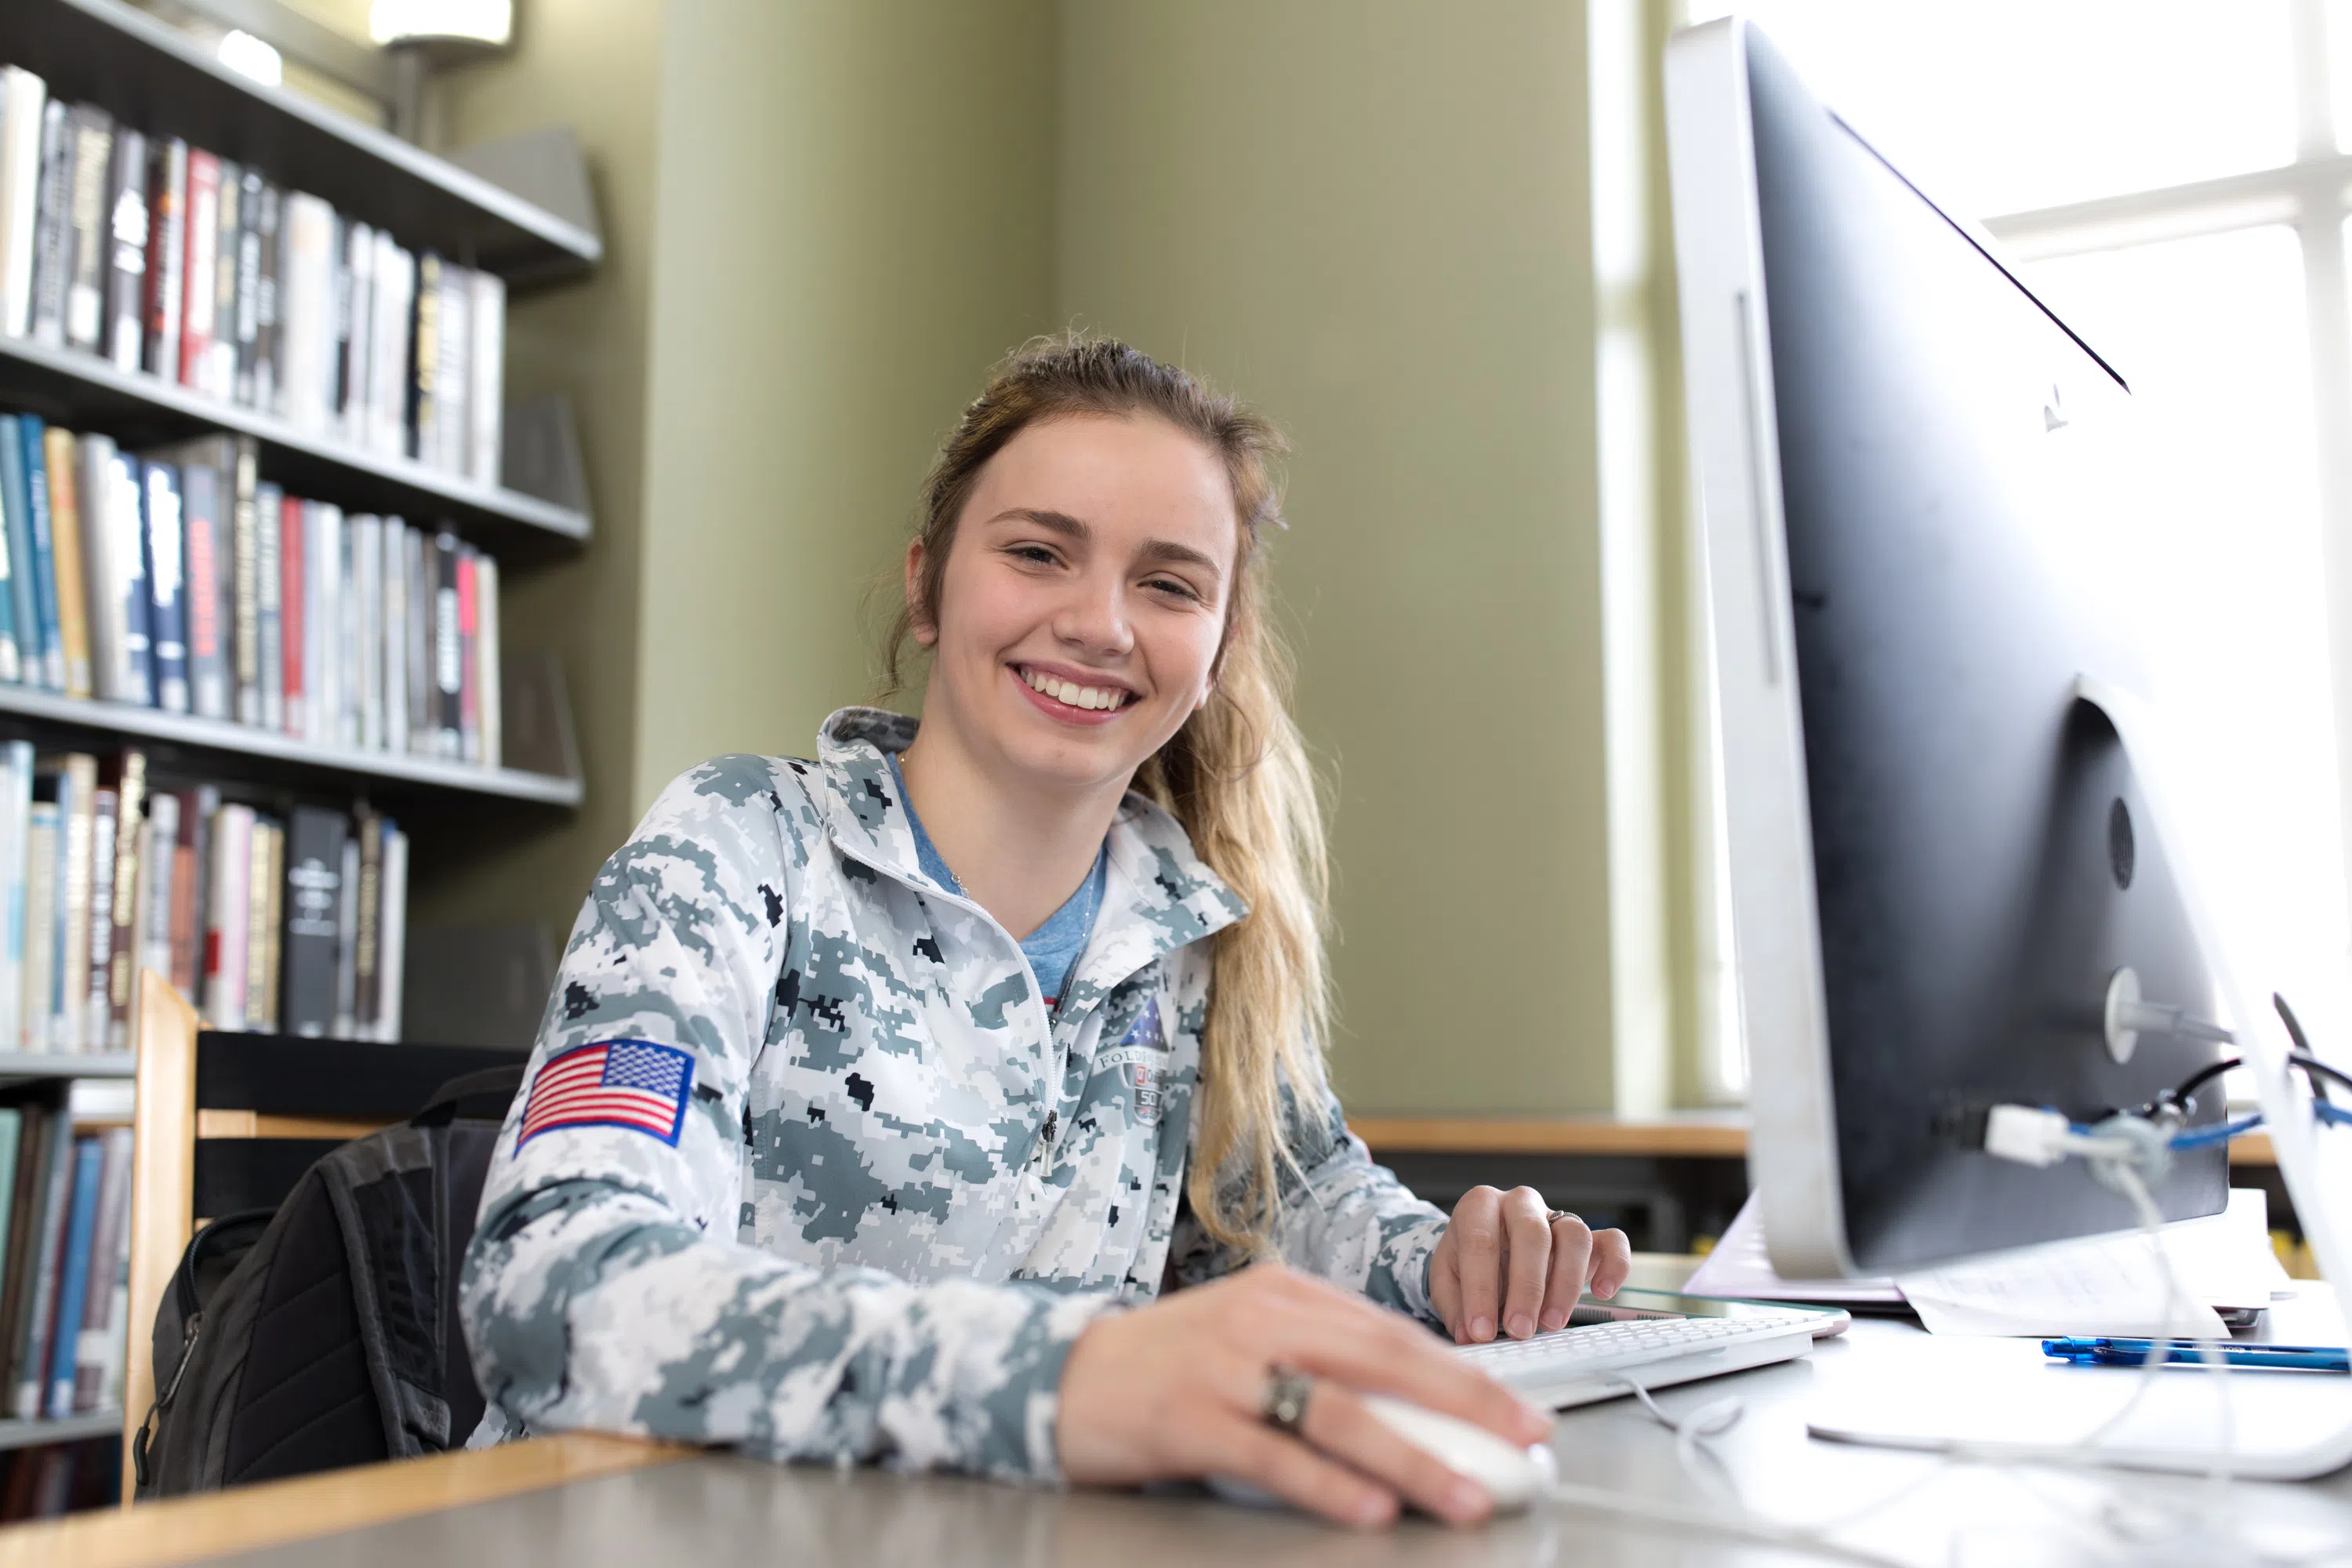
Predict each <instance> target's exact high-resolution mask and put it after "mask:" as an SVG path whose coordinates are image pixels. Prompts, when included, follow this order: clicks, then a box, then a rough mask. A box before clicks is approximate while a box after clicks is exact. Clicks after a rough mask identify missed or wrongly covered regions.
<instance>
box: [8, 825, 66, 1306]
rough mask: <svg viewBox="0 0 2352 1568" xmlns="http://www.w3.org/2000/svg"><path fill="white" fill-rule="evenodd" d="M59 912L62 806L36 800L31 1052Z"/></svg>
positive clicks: (31, 854)
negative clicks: (59, 845) (59, 836)
mask: <svg viewBox="0 0 2352 1568" xmlns="http://www.w3.org/2000/svg"><path fill="white" fill-rule="evenodd" d="M57 910H58V805H57V802H55V801H50V800H37V801H35V802H34V803H33V806H32V811H31V813H30V814H29V820H28V822H27V823H26V830H25V980H24V996H23V1011H22V1012H21V1014H20V1015H19V1016H18V1019H17V1031H18V1033H19V1035H20V1037H22V1038H23V1040H24V1042H25V1049H26V1050H28V1051H46V1050H47V1049H48V1048H49V1047H50V1031H49V1016H50V1014H51V1013H52V1012H53V1011H54V1010H55V1008H56V1005H57V1001H56V998H57V963H58V943H57V918H58V916H57ZM0 1278H5V1277H0ZM0 1343H5V1341H0Z"/></svg>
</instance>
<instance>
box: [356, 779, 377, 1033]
mask: <svg viewBox="0 0 2352 1568" xmlns="http://www.w3.org/2000/svg"><path fill="white" fill-rule="evenodd" d="M353 836H354V837H357V838H358V840H359V847H360V890H359V899H358V913H359V930H358V932H357V937H356V942H355V944H354V949H353V956H352V1036H353V1037H354V1038H356V1039H362V1040H372V1039H373V1038H375V1025H376V1005H377V995H376V976H377V975H378V974H379V973H381V971H382V962H383V947H382V942H383V921H382V918H381V917H382V916H383V818H382V817H380V816H377V815H376V814H375V813H374V812H373V810H371V809H370V808H369V807H368V806H367V805H364V804H362V805H361V806H360V808H359V809H358V811H357V812H355V813H354V814H353Z"/></svg>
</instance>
